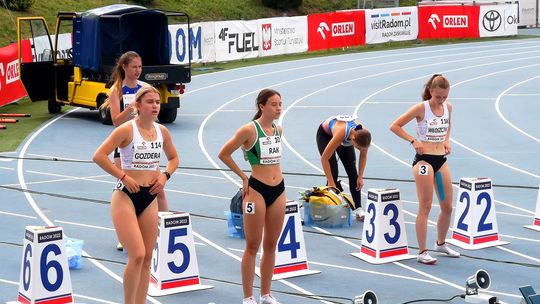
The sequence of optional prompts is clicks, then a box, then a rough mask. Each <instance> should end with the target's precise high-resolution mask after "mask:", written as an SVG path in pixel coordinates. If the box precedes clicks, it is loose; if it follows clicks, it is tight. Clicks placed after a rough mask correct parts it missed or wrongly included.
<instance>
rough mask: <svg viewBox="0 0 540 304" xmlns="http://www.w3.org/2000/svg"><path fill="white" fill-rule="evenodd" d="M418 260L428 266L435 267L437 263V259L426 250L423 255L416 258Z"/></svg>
mask: <svg viewBox="0 0 540 304" xmlns="http://www.w3.org/2000/svg"><path fill="white" fill-rule="evenodd" d="M416 260H417V261H418V262H419V263H422V264H427V265H433V264H435V263H437V259H436V258H434V257H432V256H430V255H429V253H428V251H427V250H424V251H423V252H422V253H420V254H419V255H418V256H417V257H416Z"/></svg>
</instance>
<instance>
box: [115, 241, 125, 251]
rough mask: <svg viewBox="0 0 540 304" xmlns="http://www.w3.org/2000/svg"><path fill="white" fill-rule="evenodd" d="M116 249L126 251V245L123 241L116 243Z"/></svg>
mask: <svg viewBox="0 0 540 304" xmlns="http://www.w3.org/2000/svg"><path fill="white" fill-rule="evenodd" d="M116 250H118V251H124V246H122V243H120V242H118V244H117V245H116Z"/></svg>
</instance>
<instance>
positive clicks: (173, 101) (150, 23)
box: [17, 4, 191, 124]
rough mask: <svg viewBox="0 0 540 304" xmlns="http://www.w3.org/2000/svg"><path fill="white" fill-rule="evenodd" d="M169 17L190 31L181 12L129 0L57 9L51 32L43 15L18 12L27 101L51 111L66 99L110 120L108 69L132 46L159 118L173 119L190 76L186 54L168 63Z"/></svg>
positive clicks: (107, 122)
mask: <svg viewBox="0 0 540 304" xmlns="http://www.w3.org/2000/svg"><path fill="white" fill-rule="evenodd" d="M171 22H174V24H178V23H179V24H182V26H187V29H188V32H189V26H190V20H189V16H188V15H187V14H186V13H184V12H170V11H162V10H157V9H149V8H145V7H143V6H138V5H128V4H115V5H109V6H104V7H99V8H95V9H91V10H88V11H85V12H82V13H80V12H59V13H58V15H57V18H56V30H55V34H54V35H51V34H50V32H49V28H48V26H47V23H46V21H45V19H44V18H43V17H19V18H18V19H17V43H18V50H19V51H18V57H19V67H20V79H21V82H22V83H23V86H24V88H25V89H26V92H27V94H28V96H29V98H30V100H31V101H38V100H46V101H47V102H48V111H49V113H51V114H54V113H59V112H61V110H62V106H63V105H71V106H77V107H83V108H88V109H93V110H98V113H99V115H98V116H99V119H100V120H101V122H102V123H103V124H112V120H111V115H110V111H109V109H108V108H107V107H101V105H102V104H103V103H104V102H105V100H106V99H107V98H108V93H109V89H110V86H111V85H112V81H111V79H110V76H111V72H112V70H113V68H114V66H115V64H116V60H117V58H118V57H120V55H121V54H123V53H124V52H126V51H135V52H137V53H138V54H139V55H140V56H141V58H142V61H143V68H142V74H141V76H140V78H139V79H140V80H142V81H144V82H146V83H148V84H150V85H153V86H154V87H156V88H157V89H158V90H159V91H160V93H161V110H160V113H159V115H158V119H159V121H160V122H161V123H172V122H174V121H175V120H176V117H177V111H178V109H179V108H180V95H181V94H183V93H184V90H185V84H186V83H189V82H190V81H191V60H190V58H187V60H186V62H184V63H182V64H170V53H171V41H172V39H171V37H170V34H169V30H168V26H169V23H171ZM171 24H173V23H171ZM190 38H191V37H188V43H187V45H188V46H189V43H190V41H189V39H190ZM184 47H187V46H184ZM187 57H189V56H187Z"/></svg>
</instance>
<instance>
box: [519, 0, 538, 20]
mask: <svg viewBox="0 0 540 304" xmlns="http://www.w3.org/2000/svg"><path fill="white" fill-rule="evenodd" d="M518 2H519V24H518V25H519V26H536V24H537V22H538V15H537V9H538V5H540V1H538V0H519V1H518Z"/></svg>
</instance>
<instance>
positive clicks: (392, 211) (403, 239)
mask: <svg viewBox="0 0 540 304" xmlns="http://www.w3.org/2000/svg"><path fill="white" fill-rule="evenodd" d="M351 255H353V256H355V257H357V258H360V259H362V260H364V261H366V262H368V263H371V264H383V263H389V262H395V261H400V260H406V259H414V258H415V257H416V256H414V255H410V254H409V247H408V243H407V232H406V230H405V220H404V219H403V212H401V201H400V198H399V190H397V189H369V190H368V199H367V206H366V217H365V218H364V228H363V230H362V247H361V248H360V252H353V253H351Z"/></svg>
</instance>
